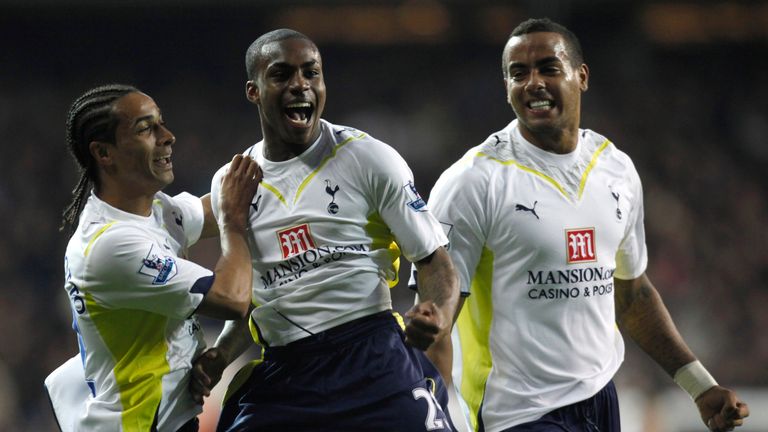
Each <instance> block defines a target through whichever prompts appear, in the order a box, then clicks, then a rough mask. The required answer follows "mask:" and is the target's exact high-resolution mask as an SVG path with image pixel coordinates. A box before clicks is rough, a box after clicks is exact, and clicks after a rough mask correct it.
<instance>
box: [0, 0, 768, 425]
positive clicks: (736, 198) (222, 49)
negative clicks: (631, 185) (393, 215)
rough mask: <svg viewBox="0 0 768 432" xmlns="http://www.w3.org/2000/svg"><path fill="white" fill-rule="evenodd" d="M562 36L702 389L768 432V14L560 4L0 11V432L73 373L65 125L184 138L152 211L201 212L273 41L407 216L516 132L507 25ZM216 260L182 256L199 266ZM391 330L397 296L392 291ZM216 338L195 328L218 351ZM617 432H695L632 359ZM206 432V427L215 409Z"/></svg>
mask: <svg viewBox="0 0 768 432" xmlns="http://www.w3.org/2000/svg"><path fill="white" fill-rule="evenodd" d="M531 16H549V17H551V18H553V19H555V20H558V21H560V22H562V23H564V24H565V25H567V26H568V27H570V28H571V29H572V30H574V31H575V32H576V34H577V35H579V37H580V38H581V41H582V44H583V46H584V50H585V55H586V62H587V63H588V65H589V66H590V71H591V77H590V89H589V91H588V92H587V93H586V96H585V98H584V113H583V117H582V125H583V126H584V127H586V128H591V129H595V130H597V131H598V132H600V133H603V134H605V135H607V136H608V137H610V138H611V139H612V140H613V141H614V142H615V143H616V144H617V145H618V146H619V147H620V148H621V149H623V150H624V151H626V152H627V153H629V155H630V156H631V157H632V158H633V159H634V161H635V163H636V165H637V167H638V170H639V172H640V174H641V176H642V178H643V180H644V188H645V200H646V201H645V202H646V229H647V235H648V239H647V240H648V246H649V252H650V257H651V259H650V266H649V270H648V272H649V274H650V275H651V277H652V279H653V280H654V281H655V282H656V284H657V286H658V288H659V290H660V292H661V293H662V296H663V297H664V299H665V300H666V303H667V305H668V307H669V309H670V311H671V313H672V315H673V317H674V318H675V320H676V322H677V325H678V327H679V328H680V330H681V331H682V333H683V335H684V336H685V338H686V339H687V341H688V342H689V344H690V345H691V346H692V348H693V349H694V351H695V352H696V353H697V354H698V355H699V357H700V358H701V360H702V361H703V362H704V364H705V365H706V366H708V368H709V369H710V370H711V371H712V373H713V374H714V375H715V376H716V377H717V378H718V379H719V380H720V381H721V383H723V384H726V385H728V386H734V387H736V388H738V389H739V390H740V391H742V396H743V397H744V398H745V399H746V400H747V401H748V402H749V403H750V405H751V407H752V413H753V415H752V417H751V419H750V421H749V422H748V423H751V425H750V427H749V428H744V429H743V430H752V431H763V432H764V431H766V430H768V417H767V415H768V413H766V412H765V411H766V410H765V408H766V407H767V406H768V403H767V402H766V401H767V400H768V397H767V396H766V391H765V390H764V389H765V388H766V386H768V337H766V335H765V331H766V330H768V314H767V313H766V312H765V309H766V306H768V289H766V286H765V281H766V279H767V278H768V246H767V245H768V231H767V230H766V222H768V215H767V211H768V207H767V205H766V186H768V177H767V176H766V174H765V172H766V168H768V145H766V144H767V143H766V140H767V139H768V121H767V120H766V119H767V118H768V98H766V96H767V95H768V88H767V87H768V80H766V79H765V68H766V64H767V63H766V55H767V54H768V51H767V49H766V48H768V44H767V42H768V3H766V2H734V1H732V2H725V1H700V2H677V1H674V0H669V1H666V2H657V1H652V2H651V1H645V2H630V1H608V0H557V1H537V0H528V1H504V2H491V1H446V2H438V1H431V0H411V1H398V2H393V1H376V2H366V1H357V2H347V1H314V2H309V1H304V2H302V1H260V2H257V1H236V0H223V1H217V2H214V1H211V0H196V1H188V2H182V1H176V0H151V1H150V0H132V1H130V2H129V1H112V2H103V1H94V0H77V1H68V2H64V1H61V2H58V1H54V0H49V1H35V0H27V1H22V0H18V1H14V0H0V41H2V48H0V138H1V139H2V147H1V148H2V156H1V157H0V178H1V179H2V181H0V225H2V226H3V230H4V232H3V240H2V241H1V242H0V275H2V280H3V287H2V292H3V294H2V296H1V297H0V334H2V335H3V343H2V344H0V431H24V430H27V431H44V430H54V429H55V426H54V423H53V420H52V417H51V415H50V411H49V406H48V402H47V400H46V397H45V393H44V391H43V386H42V380H43V378H44V377H45V375H46V374H47V373H48V372H49V371H51V370H52V369H54V368H55V367H56V366H57V365H59V364H60V363H62V362H63V361H64V360H66V359H67V358H69V357H71V356H72V355H74V354H75V352H76V349H77V348H76V342H75V338H74V335H73V333H72V331H71V328H70V323H71V316H70V312H69V308H68V302H67V300H66V297H65V295H64V291H63V289H62V284H63V276H62V267H63V266H62V255H63V250H64V246H65V244H66V238H65V237H64V236H63V235H62V234H61V233H59V232H58V231H57V228H58V225H59V222H60V214H61V209H62V208H63V207H64V206H65V204H66V203H67V202H68V201H69V198H70V191H71V189H72V188H73V187H74V184H75V182H76V180H77V178H76V173H75V168H74V163H73V162H72V161H71V160H70V157H69V155H68V154H67V151H66V150H65V142H64V120H65V114H66V111H67V109H68V106H69V103H70V102H71V101H72V100H73V99H74V98H75V97H76V96H77V95H78V94H80V93H81V92H82V91H84V90H85V89H87V88H89V87H91V86H93V85H97V84H101V83H107V82H125V83H132V84H135V85H137V86H138V87H139V88H141V89H143V90H144V91H146V92H147V93H149V94H150V95H152V96H153V97H154V98H155V100H156V101H157V102H158V104H159V106H160V107H161V108H162V109H163V111H164V116H165V118H166V120H167V121H168V124H169V126H170V128H171V130H172V131H173V132H174V133H175V134H176V137H177V138H178V141H177V145H176V147H175V150H174V162H175V172H176V181H175V183H174V184H173V185H171V186H170V187H169V188H168V189H167V191H168V192H170V193H176V192H179V191H183V190H187V191H190V192H193V193H196V194H203V193H205V192H206V191H207V190H208V188H209V181H210V178H211V176H212V175H213V173H214V172H215V170H216V169H217V168H218V167H219V166H220V165H221V164H223V163H224V162H226V161H227V160H228V159H229V158H230V157H231V155H232V154H234V153H235V152H238V151H241V150H242V149H244V148H246V147H247V146H249V145H250V144H252V143H253V142H255V141H257V140H258V139H260V132H259V125H258V116H257V112H256V109H255V107H253V106H252V105H249V104H248V103H247V102H246V100H245V98H244V82H245V78H246V77H245V72H244V67H243V57H244V52H245V49H246V48H247V46H248V45H249V44H250V42H251V41H252V40H253V39H254V38H255V37H257V36H258V35H260V34H261V33H263V32H265V31H268V30H271V29H274V28H278V27H284V26H289V27H292V28H295V29H297V30H300V31H302V32H304V33H306V34H307V35H309V36H310V37H312V38H313V39H314V40H315V41H316V42H317V43H318V45H319V46H320V48H321V52H322V54H323V57H324V62H325V65H324V67H325V77H326V84H327V87H328V102H327V106H326V113H325V115H324V117H325V118H327V119H329V120H331V121H333V122H334V123H339V124H348V125H352V126H355V127H358V128H360V129H362V130H365V131H367V132H369V133H370V134H372V135H373V136H375V137H377V138H380V139H382V140H383V141H385V142H387V143H389V144H391V145H392V146H394V147H395V148H397V149H398V150H399V151H400V152H401V153H402V155H403V156H404V157H405V159H406V160H407V161H408V162H409V164H410V166H411V167H412V169H413V170H414V173H415V176H416V182H417V186H418V187H419V189H420V191H421V193H422V195H423V196H425V197H426V196H428V194H429V190H430V188H431V187H432V185H433V183H434V181H435V180H436V178H437V176H438V175H439V173H440V172H441V171H442V170H443V169H445V168H446V167H447V166H448V165H449V164H450V163H451V162H452V161H454V160H455V159H457V158H458V157H459V156H460V155H461V154H463V152H464V151H465V150H466V149H467V148H469V147H470V146H473V145H475V144H477V143H479V142H480V141H481V140H482V139H484V138H485V137H486V136H487V135H488V134H489V133H490V132H492V131H495V130H498V129H500V128H501V127H502V126H504V125H505V124H506V123H507V122H508V121H510V119H511V118H512V111H511V109H510V108H509V107H508V106H507V105H506V104H505V99H504V98H505V95H504V89H503V87H502V81H501V71H500V54H501V50H502V47H503V44H504V42H505V39H506V36H507V35H508V33H509V32H510V31H511V29H512V28H513V27H514V25H516V24H517V23H518V22H519V21H521V20H523V19H525V18H528V17H531ZM217 253H218V252H217V250H216V244H215V242H204V243H203V244H201V245H200V246H199V247H196V248H195V249H193V256H194V257H195V258H196V259H198V260H200V261H201V262H204V263H208V264H212V263H213V262H214V260H215V258H216V254H217ZM393 296H394V299H395V305H396V308H397V309H398V310H400V311H404V310H406V309H407V308H408V307H409V305H410V304H411V302H412V301H413V299H412V294H411V293H410V292H408V290H407V289H406V288H404V287H402V286H399V287H397V288H396V289H395V290H394V291H393ZM218 330H219V325H217V324H216V323H213V322H210V321H206V332H207V334H208V336H209V337H214V336H215V335H216V334H217V333H218ZM616 381H617V385H618V387H619V391H620V393H621V397H622V414H623V417H624V418H623V423H624V425H625V430H626V431H643V432H654V431H659V432H666V431H670V432H675V431H678V432H688V431H694V430H701V423H700V421H699V419H698V415H697V413H696V411H695V409H694V408H693V405H692V404H691V403H690V402H689V401H687V400H686V398H687V397H686V396H685V394H684V393H683V392H682V391H680V390H678V389H676V388H675V387H674V386H673V385H672V384H671V381H670V380H669V378H668V377H666V376H665V375H664V373H663V372H662V371H661V370H660V369H659V368H658V367H657V366H655V364H653V363H652V362H650V361H649V360H648V359H647V358H645V355H644V354H643V353H642V352H640V351H639V350H638V349H637V348H636V347H635V346H634V345H633V344H632V343H631V342H630V343H628V352H627V359H626V362H625V364H624V366H623V368H622V371H621V372H620V373H619V375H618V376H617V378H616ZM207 409H210V410H211V412H209V413H208V415H207V416H206V418H205V421H204V423H206V425H207V423H208V422H210V421H212V419H213V418H214V417H215V410H216V403H215V402H214V401H209V402H208V403H207ZM203 430H204V431H206V430H208V426H204V428H203Z"/></svg>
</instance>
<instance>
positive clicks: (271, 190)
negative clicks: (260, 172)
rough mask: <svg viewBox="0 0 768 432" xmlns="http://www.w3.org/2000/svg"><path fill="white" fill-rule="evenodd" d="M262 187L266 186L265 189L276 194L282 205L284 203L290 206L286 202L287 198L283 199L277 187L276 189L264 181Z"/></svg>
mask: <svg viewBox="0 0 768 432" xmlns="http://www.w3.org/2000/svg"><path fill="white" fill-rule="evenodd" d="M261 185H262V186H264V189H266V190H268V191H270V192H272V193H273V194H275V196H276V197H277V199H279V200H280V202H281V203H283V204H285V205H288V201H286V200H285V197H283V194H281V193H280V191H279V190H277V188H276V187H274V186H272V185H271V184H269V183H267V182H265V181H264V180H262V181H261Z"/></svg>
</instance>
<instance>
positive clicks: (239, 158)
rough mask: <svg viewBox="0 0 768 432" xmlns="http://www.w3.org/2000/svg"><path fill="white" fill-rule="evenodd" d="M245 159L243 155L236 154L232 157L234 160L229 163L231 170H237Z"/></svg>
mask: <svg viewBox="0 0 768 432" xmlns="http://www.w3.org/2000/svg"><path fill="white" fill-rule="evenodd" d="M242 161H243V155H241V154H236V155H234V156H233V157H232V162H230V163H229V171H230V172H234V171H236V170H237V168H238V167H240V164H241V163H242Z"/></svg>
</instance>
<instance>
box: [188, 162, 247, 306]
mask: <svg viewBox="0 0 768 432" xmlns="http://www.w3.org/2000/svg"><path fill="white" fill-rule="evenodd" d="M261 178H262V173H261V168H259V166H258V164H256V162H255V161H254V160H253V159H251V158H249V157H244V156H243V155H236V156H235V157H234V158H233V159H232V163H231V164H230V166H229V169H228V171H227V172H226V174H224V177H223V178H222V184H221V196H220V200H219V203H220V214H221V223H220V224H219V228H220V232H221V237H220V238H221V257H220V258H219V261H218V262H217V263H216V268H215V269H214V279H213V284H212V285H211V288H210V290H209V291H208V293H207V294H206V295H205V298H204V299H203V302H202V303H201V304H200V307H199V308H198V309H197V312H198V313H200V314H203V315H206V316H210V317H213V318H219V319H242V318H244V317H245V316H246V315H247V314H248V308H249V306H250V303H251V282H252V278H253V271H252V269H251V254H250V250H249V249H248V243H247V240H246V227H247V225H248V214H249V209H250V204H251V199H252V198H253V195H254V194H255V193H256V189H257V188H258V185H259V182H260V181H261Z"/></svg>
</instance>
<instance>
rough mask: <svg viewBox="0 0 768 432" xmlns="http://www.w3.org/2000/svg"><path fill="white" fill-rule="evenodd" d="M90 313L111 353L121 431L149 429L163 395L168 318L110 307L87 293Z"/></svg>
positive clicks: (166, 365)
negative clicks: (118, 401) (120, 410)
mask: <svg viewBox="0 0 768 432" xmlns="http://www.w3.org/2000/svg"><path fill="white" fill-rule="evenodd" d="M85 304H86V310H87V311H88V316H89V317H90V319H91V320H92V321H93V324H94V326H95V327H96V330H97V331H98V333H99V336H100V337H101V340H102V341H103V342H104V345H105V346H106V347H107V349H108V350H109V352H110V354H112V358H113V360H114V362H115V365H114V367H113V369H112V374H113V375H114V377H115V382H116V384H117V388H118V389H119V393H120V404H121V405H122V414H121V423H122V428H121V430H124V431H134V430H135V431H139V430H150V429H151V427H152V423H153V422H154V420H155V414H156V413H157V407H158V406H159V405H160V401H161V400H162V398H163V386H162V379H163V376H164V375H166V374H167V373H168V372H170V370H171V368H170V365H169V364H168V361H167V360H166V358H165V357H166V354H167V352H168V345H167V343H166V341H165V327H166V325H167V322H168V318H167V317H164V316H162V315H159V314H154V313H151V312H145V311H141V310H136V309H107V308H105V307H103V306H101V305H100V304H99V303H98V302H97V301H96V299H94V297H93V295H92V294H91V293H85Z"/></svg>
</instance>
